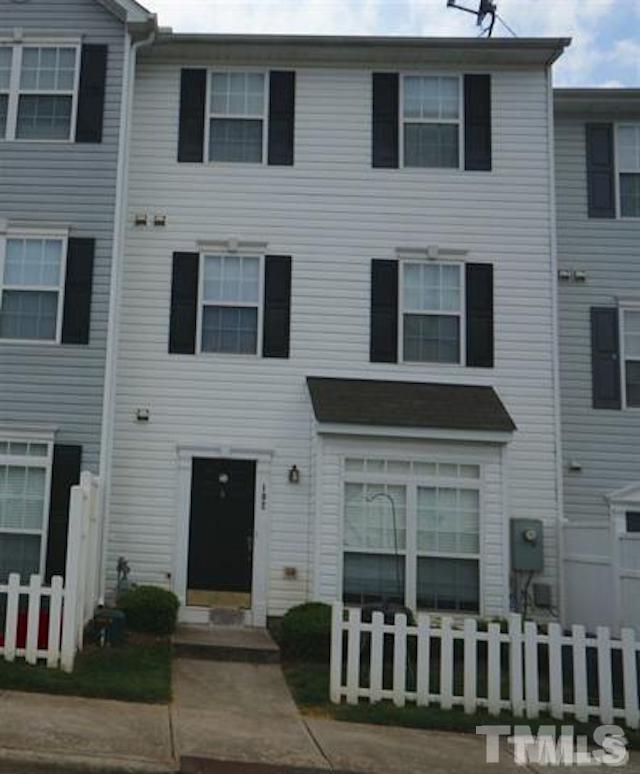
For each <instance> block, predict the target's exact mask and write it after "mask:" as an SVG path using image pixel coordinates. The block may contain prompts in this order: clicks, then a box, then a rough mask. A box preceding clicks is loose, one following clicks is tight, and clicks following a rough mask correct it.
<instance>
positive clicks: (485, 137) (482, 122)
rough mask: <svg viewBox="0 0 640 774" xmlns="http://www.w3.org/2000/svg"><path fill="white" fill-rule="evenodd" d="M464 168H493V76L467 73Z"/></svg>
mask: <svg viewBox="0 0 640 774" xmlns="http://www.w3.org/2000/svg"><path fill="white" fill-rule="evenodd" d="M464 168H465V169H468V170H490V169H491V76H490V75H465V76H464Z"/></svg>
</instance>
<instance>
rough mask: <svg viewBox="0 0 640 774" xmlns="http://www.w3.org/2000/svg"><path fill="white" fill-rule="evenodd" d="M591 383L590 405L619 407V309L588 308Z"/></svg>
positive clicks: (620, 401)
mask: <svg viewBox="0 0 640 774" xmlns="http://www.w3.org/2000/svg"><path fill="white" fill-rule="evenodd" d="M591 382H592V393H593V408H595V409H620V408H621V407H622V398H621V388H620V337H619V318H618V309H617V308H615V307H593V308H592V309H591Z"/></svg>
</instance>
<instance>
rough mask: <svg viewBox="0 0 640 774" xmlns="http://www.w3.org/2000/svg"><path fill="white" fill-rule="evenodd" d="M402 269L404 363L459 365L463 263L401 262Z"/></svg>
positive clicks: (460, 355) (462, 308) (401, 323)
mask: <svg viewBox="0 0 640 774" xmlns="http://www.w3.org/2000/svg"><path fill="white" fill-rule="evenodd" d="M401 266H402V308H401V319H400V326H401V330H402V353H403V360H405V361H421V362H430V363H460V362H461V359H462V351H463V348H462V342H461V338H462V331H463V316H464V305H463V297H464V294H463V284H464V280H463V276H462V264H450V263H431V262H429V263H427V262H425V261H416V262H409V261H404V262H401Z"/></svg>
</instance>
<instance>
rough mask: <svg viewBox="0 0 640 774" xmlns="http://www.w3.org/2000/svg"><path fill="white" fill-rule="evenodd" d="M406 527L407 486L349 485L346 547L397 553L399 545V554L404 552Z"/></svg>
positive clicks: (346, 509) (346, 507) (345, 514)
mask: <svg viewBox="0 0 640 774" xmlns="http://www.w3.org/2000/svg"><path fill="white" fill-rule="evenodd" d="M389 498H391V500H393V504H392V502H391V500H390V499H389ZM394 517H395V518H394ZM406 524H407V495H406V489H405V487H404V486H391V485H376V484H345V490H344V545H345V547H346V548H365V549H367V548H372V549H385V550H389V551H395V550H396V546H397V550H398V551H404V549H405V545H406V532H407V528H406Z"/></svg>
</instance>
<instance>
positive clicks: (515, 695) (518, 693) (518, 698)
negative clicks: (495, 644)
mask: <svg viewBox="0 0 640 774" xmlns="http://www.w3.org/2000/svg"><path fill="white" fill-rule="evenodd" d="M523 675H524V665H523V661H522V618H521V617H520V616H519V615H518V613H512V614H511V616H510V617H509V698H510V701H511V711H512V712H513V714H514V715H515V716H516V717H517V718H521V717H522V716H523V715H524V682H523Z"/></svg>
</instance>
